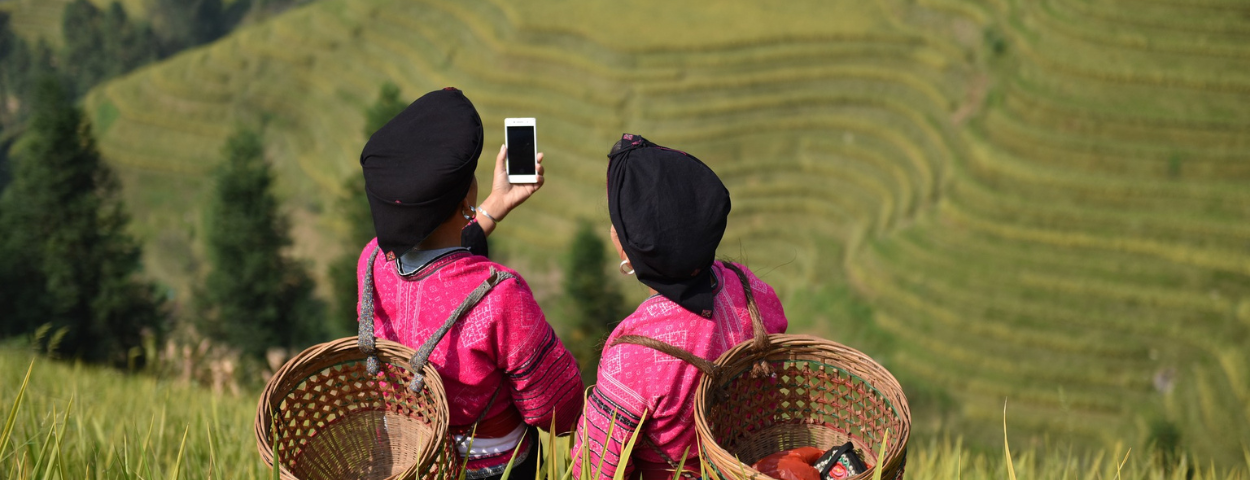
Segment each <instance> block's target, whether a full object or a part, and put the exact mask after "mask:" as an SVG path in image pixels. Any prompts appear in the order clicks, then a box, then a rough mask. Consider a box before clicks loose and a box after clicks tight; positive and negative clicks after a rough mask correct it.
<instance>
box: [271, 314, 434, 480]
mask: <svg viewBox="0 0 1250 480" xmlns="http://www.w3.org/2000/svg"><path fill="white" fill-rule="evenodd" d="M374 349H375V355H376V356H377V357H378V360H379V361H380V362H382V363H388V364H391V365H394V366H396V367H399V368H402V369H404V370H407V371H411V370H412V367H411V366H410V365H409V361H410V360H411V358H412V356H413V354H414V353H415V350H413V349H412V348H411V347H408V346H406V345H404V344H401V343H398V342H394V341H390V340H385V339H381V338H379V339H377V340H376V343H375V346H374ZM366 357H367V355H365V354H364V353H362V352H361V351H360V348H359V345H358V337H355V336H352V337H343V338H340V339H337V340H331V341H329V342H325V343H320V344H317V345H313V346H311V347H308V348H306V349H304V351H302V352H300V353H299V354H297V355H295V356H294V357H292V358H291V359H290V360H288V361H287V362H286V363H285V364H284V365H283V366H282V368H280V369H278V371H277V372H275V373H274V375H273V376H272V377H270V379H269V381H268V382H266V384H265V389H264V391H263V392H262V393H261V395H260V398H259V399H258V401H257V405H256V416H255V424H254V432H255V438H256V447H257V450H259V452H260V456H261V460H263V461H264V462H265V464H266V465H269V466H270V467H271V468H272V467H273V466H274V461H273V451H272V448H273V445H272V444H271V443H270V435H271V434H272V425H273V418H274V413H275V412H276V410H275V409H274V408H273V407H272V406H273V405H276V404H277V403H280V402H281V401H282V400H283V399H285V398H286V397H287V395H289V394H290V392H291V391H293V390H294V389H295V388H297V387H298V385H299V384H300V383H301V382H303V381H304V380H306V379H307V378H308V377H309V376H311V375H313V374H315V373H318V372H321V371H323V370H325V369H326V368H331V367H333V366H336V365H342V364H344V363H349V362H351V361H353V360H355V361H361V360H364V359H365V358H366ZM422 373H423V374H424V375H425V387H424V389H425V390H426V391H427V392H428V393H429V395H430V397H432V398H431V399H432V401H433V402H434V405H435V408H434V410H435V412H434V413H435V416H434V418H433V419H432V420H433V421H432V427H433V429H434V434H435V438H437V439H440V440H438V441H436V442H433V443H431V445H430V446H429V448H425V449H422V450H423V451H420V452H419V454H418V457H417V458H419V460H418V461H417V462H415V463H413V464H412V465H410V466H408V468H407V469H405V470H404V471H403V472H401V473H398V474H395V475H392V476H391V477H388V480H392V479H399V478H409V477H411V476H413V475H414V474H416V473H418V472H420V471H422V470H423V469H425V468H426V467H428V466H429V465H428V464H430V463H431V462H433V461H434V460H435V457H436V456H437V451H438V447H437V445H438V444H440V443H442V442H443V441H444V440H443V439H445V438H446V437H447V430H448V424H449V422H450V418H449V413H448V405H447V394H446V393H445V391H444V389H443V381H442V377H441V376H439V374H438V371H437V370H435V369H434V366H433V365H432V364H429V363H427V364H426V365H425V367H424V368H423V369H422ZM278 468H279V471H280V476H281V478H282V479H283V480H299V479H298V477H296V476H295V475H294V474H292V473H291V472H290V471H289V470H288V469H287V468H286V466H284V465H282V464H278Z"/></svg>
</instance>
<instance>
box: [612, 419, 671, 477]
mask: <svg viewBox="0 0 1250 480" xmlns="http://www.w3.org/2000/svg"><path fill="white" fill-rule="evenodd" d="M646 422H647V411H646V410H643V411H642V417H641V418H639V419H638V428H635V429H634V434H633V435H631V436H630V437H629V443H626V444H625V449H623V450H621V457H620V460H618V461H617V465H616V474H615V475H612V480H625V466H626V465H628V464H629V457H630V456H631V455H633V454H634V444H635V443H638V437H641V436H642V426H643V424H644V423H646ZM609 438H610V437H609ZM686 450H687V451H689V448H687V449H686ZM599 461H600V463H602V462H603V457H599Z"/></svg>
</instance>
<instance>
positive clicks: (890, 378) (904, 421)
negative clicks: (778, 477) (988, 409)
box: [694, 333, 911, 479]
mask: <svg viewBox="0 0 1250 480" xmlns="http://www.w3.org/2000/svg"><path fill="white" fill-rule="evenodd" d="M768 337H769V341H770V345H769V348H768V349H767V350H766V351H764V352H757V351H754V349H753V348H752V347H753V345H752V341H750V340H747V341H744V342H742V343H739V344H738V345H736V346H734V347H733V348H731V349H729V350H727V351H726V352H725V353H723V354H721V356H720V357H719V358H717V359H716V365H717V366H718V367H720V368H721V371H720V373H718V374H717V375H715V378H713V377H712V376H708V375H704V376H703V377H702V378H701V379H700V381H699V387H698V389H697V390H696V393H695V412H694V414H695V428H696V431H697V434H698V437H699V440H700V451H701V453H702V454H703V456H704V458H706V459H707V460H708V463H709V464H712V465H713V466H714V467H715V466H716V464H717V462H716V460H717V459H718V457H719V459H721V460H722V461H730V459H732V462H734V463H736V464H737V465H736V467H737V469H738V470H740V471H741V472H743V473H746V474H747V478H770V477H768V476H766V475H764V474H763V473H760V472H759V471H758V470H755V469H754V468H752V467H751V466H750V465H747V464H745V463H743V462H742V461H741V460H739V459H738V457H737V456H735V455H733V454H731V453H730V452H729V451H728V450H725V449H724V448H723V447H721V446H720V445H719V444H718V443H717V442H716V440H715V438H714V436H713V435H712V431H711V425H710V424H709V422H708V420H707V415H706V413H705V412H707V408H708V405H710V404H713V403H715V402H714V401H713V400H712V399H709V398H708V396H709V395H711V394H712V392H715V391H718V390H720V389H721V388H723V387H724V386H725V385H726V384H727V383H728V382H729V381H730V380H732V379H733V378H737V377H738V376H741V375H742V374H745V373H746V372H747V371H748V370H749V369H750V367H751V366H752V365H753V364H754V363H755V362H756V361H758V360H761V359H766V358H768V357H772V356H775V355H778V354H784V352H793V351H795V350H807V351H811V352H813V353H819V352H821V351H822V350H823V351H825V353H828V354H834V353H836V354H838V355H845V356H850V357H853V358H854V359H855V360H858V361H859V362H860V363H861V364H862V365H864V367H865V368H866V369H869V370H872V374H873V376H875V377H877V381H876V382H868V381H866V380H865V379H864V375H856V374H851V370H849V369H847V368H844V367H842V366H839V365H834V367H835V368H838V369H840V370H842V371H844V372H847V373H848V374H851V375H852V376H854V377H856V378H859V379H860V381H861V382H863V383H864V385H867V386H869V387H871V388H872V389H873V390H874V391H875V392H877V393H878V394H880V395H881V396H882V398H884V399H886V402H887V404H888V405H890V407H891V410H893V411H894V413H895V415H896V416H897V417H898V419H899V423H900V424H901V428H900V432H891V440H892V441H891V445H888V447H887V450H886V453H885V459H877V462H876V463H877V465H876V467H874V468H883V469H885V470H886V472H890V471H897V470H898V469H899V468H900V467H901V465H902V464H903V462H904V461H905V457H906V454H907V442H908V441H909V440H910V436H911V408H910V407H909V406H908V404H907V396H906V394H905V393H904V391H903V388H902V385H901V384H899V382H898V379H897V378H895V377H894V374H893V373H890V371H889V370H888V369H886V368H885V366H884V365H881V363H880V362H877V361H876V360H875V359H873V358H872V357H870V356H868V355H867V354H865V353H863V352H861V351H859V350H857V349H855V348H852V347H849V346H847V345H844V344H841V343H838V342H835V341H832V340H828V339H824V338H821V337H816V336H813V335H802V334H781V333H778V334H770V335H769V336H768ZM791 355H793V353H791ZM785 361H796V360H785ZM826 365H829V364H826ZM739 367H742V368H739ZM731 369H732V370H731ZM731 373H732V374H731ZM892 394H893V395H897V400H898V401H897V402H893V401H890V400H889V399H890V397H891V395H892ZM896 403H897V405H896ZM717 468H718V471H719V467H717ZM871 473H873V470H869V471H868V472H865V473H863V474H860V475H856V476H855V477H853V478H854V479H864V478H870V477H869V474H871ZM722 477H723V475H722ZM726 478H727V477H726Z"/></svg>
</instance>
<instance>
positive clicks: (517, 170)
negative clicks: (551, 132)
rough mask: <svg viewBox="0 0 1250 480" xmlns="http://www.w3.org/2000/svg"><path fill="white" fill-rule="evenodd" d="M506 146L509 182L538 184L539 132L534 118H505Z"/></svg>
mask: <svg viewBox="0 0 1250 480" xmlns="http://www.w3.org/2000/svg"><path fill="white" fill-rule="evenodd" d="M503 124H504V141H505V142H506V143H505V144H504V145H505V146H506V147H507V149H508V164H507V168H508V182H509V183H537V182H538V132H537V122H535V120H534V119H533V118H505V119H504V120H503Z"/></svg>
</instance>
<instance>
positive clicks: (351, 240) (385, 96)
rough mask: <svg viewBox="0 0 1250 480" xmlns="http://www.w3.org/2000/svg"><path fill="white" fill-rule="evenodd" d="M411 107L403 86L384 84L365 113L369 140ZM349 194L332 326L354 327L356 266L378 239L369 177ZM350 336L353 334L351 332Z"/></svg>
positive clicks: (347, 186)
mask: <svg viewBox="0 0 1250 480" xmlns="http://www.w3.org/2000/svg"><path fill="white" fill-rule="evenodd" d="M407 106H408V104H407V103H404V102H403V101H402V100H400V97H399V87H398V86H396V85H395V84H393V83H386V84H384V85H382V89H381V91H380V92H378V98H377V100H376V101H374V102H373V105H371V106H369V108H368V109H366V110H365V130H364V133H365V138H366V139H367V138H369V137H371V136H373V132H376V131H378V129H380V128H382V126H383V125H386V122H389V121H391V119H392V118H395V116H396V115H399V112H402V111H404V108H406V107H407ZM343 190H344V191H345V192H346V195H345V196H344V197H343V199H342V200H340V202H339V212H340V213H339V214H340V215H342V217H343V219H344V221H345V223H346V224H347V235H346V238H345V243H344V244H345V245H346V247H347V248H346V251H345V252H344V253H343V255H342V256H340V257H339V258H338V259H337V260H335V261H334V263H332V264H331V265H330V269H329V272H330V273H329V274H330V285H331V287H332V288H333V289H334V313H333V316H332V319H331V320H330V322H329V323H330V324H331V325H334V326H340V325H341V326H342V327H341V328H352V327H351V325H352V324H351V321H352V319H355V318H356V300H357V298H358V295H359V292H357V291H356V287H357V285H356V264H357V261H358V260H359V259H360V250H361V249H362V248H364V246H365V244H367V243H369V241H370V240H372V239H373V237H374V235H375V234H374V230H373V217H372V216H371V214H370V213H369V200H368V199H367V198H365V177H364V176H363V175H361V174H360V172H358V171H357V172H355V173H353V174H352V175H350V176H348V177H347V180H346V181H344V182H343ZM348 333H350V331H348Z"/></svg>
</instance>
